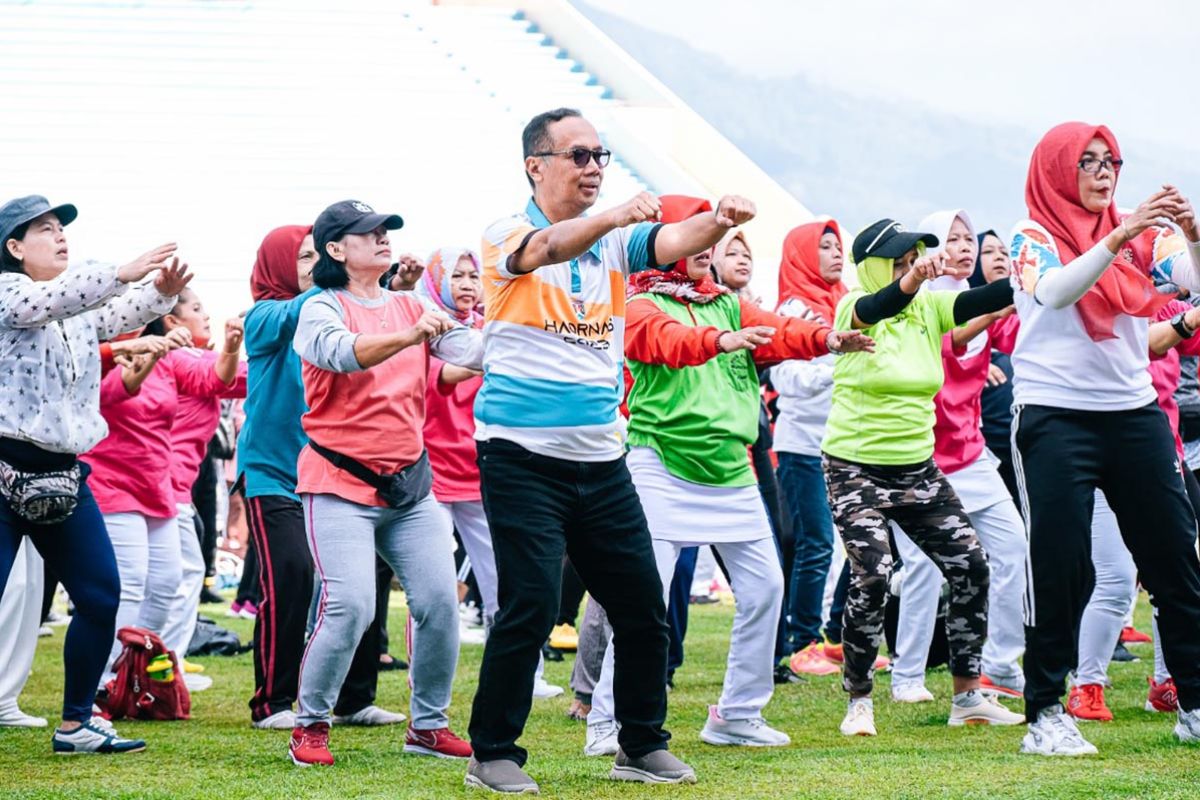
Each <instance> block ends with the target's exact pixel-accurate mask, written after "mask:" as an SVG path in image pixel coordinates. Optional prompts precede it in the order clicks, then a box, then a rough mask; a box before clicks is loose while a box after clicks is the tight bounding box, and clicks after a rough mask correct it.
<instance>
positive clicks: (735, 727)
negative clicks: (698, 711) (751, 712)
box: [700, 706, 792, 747]
mask: <svg viewBox="0 0 1200 800" xmlns="http://www.w3.org/2000/svg"><path fill="white" fill-rule="evenodd" d="M700 739H701V740H702V741H705V742H707V743H708V744H716V745H737V746H740V747H783V746H784V745H787V744H791V743H792V737H790V736H788V735H787V734H786V733H784V732H783V731H777V730H775V729H774V728H772V727H771V726H770V725H768V724H767V721H766V720H765V719H763V718H762V717H749V718H746V719H724V718H723V717H722V716H721V715H720V714H718V713H717V707H716V706H709V707H708V721H707V722H705V723H704V729H703V730H701V731H700Z"/></svg>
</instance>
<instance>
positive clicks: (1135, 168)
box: [574, 0, 1200, 236]
mask: <svg viewBox="0 0 1200 800" xmlns="http://www.w3.org/2000/svg"><path fill="white" fill-rule="evenodd" d="M574 2H575V6H576V7H577V8H578V9H579V10H580V11H581V12H582V13H583V14H584V15H585V16H587V17H588V18H589V19H590V20H591V21H592V22H593V23H595V24H596V25H597V26H599V27H600V29H601V30H603V31H604V32H605V33H606V34H608V36H610V37H611V38H612V39H613V40H614V41H616V42H617V43H618V44H619V45H620V46H621V47H623V48H624V49H625V50H626V51H627V52H628V53H630V55H632V56H633V57H634V58H636V59H637V60H638V61H639V62H640V63H641V64H642V65H643V66H645V67H646V69H648V70H649V71H650V72H651V73H652V74H653V75H654V76H655V77H657V78H658V79H659V80H661V81H662V82H663V83H664V84H666V85H667V86H668V87H669V88H670V89H671V90H672V91H673V92H675V93H676V94H677V95H679V97H680V98H682V99H683V100H684V101H685V102H686V103H688V104H689V105H690V106H691V107H692V108H693V109H695V110H696V112H698V113H699V114H700V115H701V116H703V117H704V118H705V119H707V120H708V121H709V123H711V124H712V125H713V126H715V127H716V128H717V130H719V131H721V133H723V134H724V135H725V136H726V137H728V138H729V139H730V140H731V141H732V142H733V143H734V144H735V145H737V146H738V147H739V148H740V149H741V150H742V151H743V152H745V153H746V155H748V156H749V157H750V158H752V159H753V160H754V161H755V162H756V163H757V164H758V165H759V166H760V167H762V168H763V169H764V170H765V171H766V172H767V173H768V174H769V175H771V176H772V177H773V178H774V179H775V180H776V181H778V182H779V183H780V184H781V185H782V186H783V187H784V188H786V189H787V190H788V191H790V192H791V193H792V194H793V195H795V196H796V198H797V199H799V200H800V202H802V203H804V204H805V205H806V206H807V207H808V208H809V209H810V210H811V211H812V212H813V213H816V214H829V215H831V216H834V217H836V218H837V219H838V220H839V221H840V222H842V223H843V226H844V227H845V228H846V230H847V231H857V230H859V229H861V228H862V227H864V226H866V225H867V224H869V223H871V222H873V221H874V220H876V219H879V218H881V217H893V218H895V219H898V220H901V221H902V222H904V223H905V224H906V225H908V226H909V227H910V228H912V227H914V226H915V225H916V223H917V222H918V221H919V220H920V219H921V218H922V217H924V216H925V215H926V214H928V213H930V212H932V211H935V210H938V209H946V208H957V207H963V208H966V210H967V211H968V213H970V215H971V218H972V221H973V222H974V223H975V225H976V227H977V228H979V229H980V230H983V229H986V228H995V229H997V230H998V231H999V232H1000V234H1001V235H1002V236H1005V235H1007V233H1008V229H1009V228H1010V227H1011V226H1012V224H1013V223H1014V222H1016V221H1017V220H1018V219H1019V218H1020V217H1022V216H1024V214H1025V202H1024V191H1025V173H1026V170H1027V168H1028V163H1029V154H1030V153H1031V152H1032V150H1033V147H1034V145H1035V144H1036V143H1037V140H1038V137H1039V136H1040V135H1041V133H1042V131H1036V130H1028V129H1023V128H1021V127H1018V126H996V125H984V124H980V123H978V122H971V121H969V120H964V119H960V118H957V117H954V116H952V115H949V114H944V113H939V112H936V111H930V110H927V109H922V108H918V107H915V106H913V105H909V104H899V103H895V102H889V101H887V100H880V99H878V98H871V97H865V96H859V95H856V94H853V93H851V92H848V91H841V90H838V89H836V88H833V87H828V86H822V85H819V84H816V83H814V82H811V81H809V80H808V79H806V78H805V77H804V76H803V75H794V76H790V77H784V78H762V77H758V76H754V75H748V74H745V73H739V72H737V70H736V67H734V66H732V65H730V64H728V63H726V62H724V61H722V60H720V59H719V58H717V57H716V56H714V55H712V54H709V53H706V52H703V51H700V50H697V49H695V48H693V47H692V46H691V45H689V44H688V43H687V42H685V41H683V40H682V39H677V38H674V37H671V36H667V35H664V34H661V33H658V32H657V31H652V30H650V29H648V28H644V27H640V26H638V25H637V24H636V23H633V22H631V21H630V20H628V19H626V18H624V17H617V16H614V15H612V14H608V13H605V12H604V11H602V10H600V9H599V8H597V7H596V6H593V5H590V4H588V3H586V2H581V1H580V0H574ZM846 57H847V58H856V57H858V56H856V55H855V53H854V52H852V51H850V50H847V54H846ZM584 66H585V67H586V66H587V65H586V64H585V65H584ZM883 68H886V66H885V65H881V69H883ZM1122 151H1123V152H1122V155H1123V156H1124V158H1125V160H1126V162H1127V166H1126V168H1125V171H1124V172H1123V173H1122V179H1121V185H1120V191H1119V198H1118V199H1119V201H1120V202H1122V203H1123V204H1129V205H1133V204H1136V203H1137V202H1140V201H1141V200H1142V199H1144V198H1145V197H1147V196H1149V195H1150V194H1151V193H1152V192H1153V191H1155V190H1156V189H1157V188H1158V186H1159V184H1160V183H1161V182H1162V181H1164V180H1170V181H1173V182H1177V183H1178V184H1179V185H1180V186H1182V187H1184V189H1185V191H1191V192H1192V193H1193V194H1194V195H1196V198H1195V199H1196V200H1197V201H1198V203H1200V169H1197V167H1198V166H1200V163H1198V161H1197V159H1196V158H1194V157H1192V158H1188V159H1187V163H1171V161H1169V160H1168V159H1166V158H1163V154H1162V153H1161V152H1159V151H1157V150H1156V149H1155V148H1151V147H1146V146H1142V147H1139V146H1138V143H1137V142H1136V141H1128V142H1122ZM1178 160H1179V159H1178V157H1177V158H1176V161H1178ZM656 188H658V189H660V190H661V191H664V192H665V191H670V188H671V187H669V186H664V187H656ZM731 190H735V187H731Z"/></svg>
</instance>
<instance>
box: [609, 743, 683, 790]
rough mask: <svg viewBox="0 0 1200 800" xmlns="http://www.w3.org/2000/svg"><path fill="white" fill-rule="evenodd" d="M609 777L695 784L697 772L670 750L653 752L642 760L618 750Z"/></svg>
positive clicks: (646, 781) (643, 781)
mask: <svg viewBox="0 0 1200 800" xmlns="http://www.w3.org/2000/svg"><path fill="white" fill-rule="evenodd" d="M608 777H610V778H612V779H613V780H614V781H636V782H638V783H695V782H696V771H695V770H694V769H692V768H691V767H689V766H688V765H687V764H685V763H683V762H682V761H680V760H679V759H678V758H676V757H675V756H673V755H671V753H670V751H669V750H653V751H651V752H649V753H647V754H646V755H644V756H642V757H641V758H630V757H629V756H627V755H625V751H624V750H618V751H617V758H616V760H615V761H614V762H613V768H612V772H610V773H609V774H608Z"/></svg>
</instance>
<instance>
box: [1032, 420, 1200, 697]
mask: <svg viewBox="0 0 1200 800" xmlns="http://www.w3.org/2000/svg"><path fill="white" fill-rule="evenodd" d="M1013 438H1014V441H1015V442H1016V445H1017V447H1016V450H1015V451H1014V457H1015V462H1016V467H1017V479H1018V484H1019V486H1020V488H1021V494H1022V503H1023V505H1024V506H1025V509H1024V511H1025V519H1026V520H1027V523H1028V526H1029V575H1030V576H1031V578H1032V586H1031V587H1030V588H1029V589H1027V590H1026V600H1025V625H1026V628H1025V714H1026V717H1027V718H1028V719H1029V720H1030V721H1033V720H1034V719H1036V718H1037V713H1038V712H1039V711H1041V710H1042V709H1044V708H1047V707H1048V706H1052V705H1054V704H1055V703H1058V702H1060V699H1061V697H1062V694H1063V691H1064V682H1065V680H1066V677H1067V673H1068V672H1069V671H1070V670H1071V669H1072V668H1074V666H1075V663H1076V661H1077V659H1078V651H1079V623H1080V619H1081V618H1082V616H1083V609H1084V606H1085V605H1086V604H1087V601H1088V598H1089V597H1090V596H1091V593H1092V587H1093V584H1094V581H1095V573H1094V571H1093V568H1092V558H1091V542H1092V536H1091V525H1092V498H1093V496H1094V490H1095V488H1096V487H1099V488H1100V489H1101V490H1103V491H1104V495H1105V497H1106V498H1107V499H1108V504H1109V505H1110V506H1112V510H1113V513H1114V514H1116V517H1117V523H1118V525H1119V526H1120V528H1121V538H1122V539H1124V540H1125V546H1126V547H1128V548H1129V552H1130V554H1131V555H1132V556H1133V561H1134V563H1135V564H1137V568H1138V575H1139V577H1140V579H1141V583H1142V585H1143V586H1145V587H1146V590H1147V591H1148V592H1149V593H1150V602H1151V603H1152V604H1153V605H1154V607H1155V611H1156V616H1157V619H1158V629H1159V634H1160V635H1161V636H1162V647H1163V656H1164V657H1165V659H1166V662H1167V669H1169V670H1170V672H1171V676H1172V677H1173V678H1174V679H1175V685H1176V687H1177V688H1178V690H1179V705H1180V707H1181V708H1183V709H1185V710H1188V711H1191V710H1195V709H1197V708H1200V637H1197V635H1196V632H1197V631H1200V560H1197V557H1196V549H1195V541H1196V517H1195V515H1194V513H1193V511H1192V505H1191V503H1190V502H1189V501H1188V497H1187V494H1186V492H1185V491H1184V484H1183V478H1182V476H1181V474H1180V469H1179V463H1178V456H1177V455H1176V453H1175V442H1174V438H1173V436H1172V435H1171V431H1170V427H1169V425H1168V423H1167V417H1166V415H1165V414H1164V413H1163V412H1162V410H1161V409H1159V407H1158V406H1157V405H1156V404H1154V403H1151V404H1150V405H1147V406H1144V407H1143V408H1138V409H1134V410H1132V411H1073V410H1069V409H1063V408H1052V407H1048V406H1024V407H1018V408H1017V413H1016V416H1015V418H1014V422H1013Z"/></svg>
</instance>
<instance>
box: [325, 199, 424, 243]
mask: <svg viewBox="0 0 1200 800" xmlns="http://www.w3.org/2000/svg"><path fill="white" fill-rule="evenodd" d="M380 225H382V226H383V227H385V228H387V229H388V230H389V231H394V230H396V229H397V228H403V227H404V220H403V219H401V218H400V215H398V214H378V213H376V211H375V209H373V208H371V207H370V206H369V205H367V204H366V203H363V202H361V201H359V200H343V201H341V202H340V203H334V204H333V205H331V206H330V207H329V208H327V209H325V210H324V211H322V212H321V214H320V216H318V217H317V221H316V223H314V224H313V242H314V243H315V244H316V246H317V252H318V253H324V252H325V245H327V244H329V243H330V242H333V241H336V240H338V239H340V238H342V237H343V236H345V235H346V234H348V233H370V232H371V231H373V230H375V229H376V228H378V227H379V226H380Z"/></svg>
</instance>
